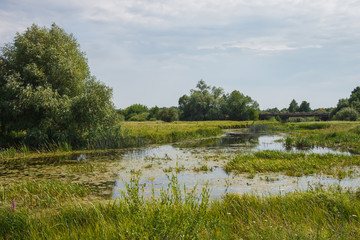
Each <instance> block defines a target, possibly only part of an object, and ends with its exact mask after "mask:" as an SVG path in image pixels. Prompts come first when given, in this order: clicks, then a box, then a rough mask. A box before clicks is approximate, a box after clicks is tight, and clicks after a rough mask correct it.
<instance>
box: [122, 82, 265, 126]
mask: <svg viewBox="0 0 360 240" xmlns="http://www.w3.org/2000/svg"><path fill="white" fill-rule="evenodd" d="M258 112H259V104H258V103H257V102H256V101H254V100H252V99H251V98H250V97H249V96H245V95H244V94H242V93H240V92H239V91H236V90H235V91H232V92H231V93H230V94H229V93H225V92H224V90H223V89H222V88H220V87H211V86H208V85H207V84H206V83H205V82H204V81H203V80H200V81H199V82H198V83H197V85H196V89H191V90H190V95H183V96H182V97H180V99H179V106H178V107H170V108H161V109H160V108H158V107H156V106H155V107H153V108H150V109H149V108H148V107H146V106H144V105H141V104H133V105H131V106H129V107H128V108H126V109H124V110H118V113H119V114H120V115H121V116H122V118H123V120H126V121H148V120H150V121H152V120H162V121H166V122H172V121H176V120H182V121H205V120H239V121H240V120H257V119H258V118H259V114H258Z"/></svg>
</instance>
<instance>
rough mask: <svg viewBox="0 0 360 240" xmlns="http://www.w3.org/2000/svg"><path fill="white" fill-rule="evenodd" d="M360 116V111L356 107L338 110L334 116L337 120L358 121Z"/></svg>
mask: <svg viewBox="0 0 360 240" xmlns="http://www.w3.org/2000/svg"><path fill="white" fill-rule="evenodd" d="M359 116H360V115H359V113H358V112H357V111H356V110H355V109H353V108H351V107H346V108H343V109H341V110H340V111H339V112H337V113H336V114H335V116H334V118H335V120H341V121H356V120H357V119H358V118H359Z"/></svg>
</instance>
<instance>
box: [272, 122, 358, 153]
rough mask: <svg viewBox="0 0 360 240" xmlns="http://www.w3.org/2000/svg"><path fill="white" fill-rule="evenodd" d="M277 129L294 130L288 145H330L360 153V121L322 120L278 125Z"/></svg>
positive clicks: (289, 137) (287, 142) (300, 146)
mask: <svg viewBox="0 0 360 240" xmlns="http://www.w3.org/2000/svg"><path fill="white" fill-rule="evenodd" d="M276 128H277V130H280V131H288V132H292V134H290V135H289V136H288V137H287V138H286V140H285V144H286V146H288V147H299V148H304V147H305V148H306V147H314V146H318V147H329V148H334V149H340V150H344V151H350V152H353V153H360V123H359V122H322V123H298V124H283V125H277V126H276Z"/></svg>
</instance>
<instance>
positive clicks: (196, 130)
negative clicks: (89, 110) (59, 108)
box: [0, 121, 273, 159]
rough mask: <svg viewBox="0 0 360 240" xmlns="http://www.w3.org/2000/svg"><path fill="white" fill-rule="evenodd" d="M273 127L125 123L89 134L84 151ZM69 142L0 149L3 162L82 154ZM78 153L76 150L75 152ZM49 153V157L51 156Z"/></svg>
mask: <svg viewBox="0 0 360 240" xmlns="http://www.w3.org/2000/svg"><path fill="white" fill-rule="evenodd" d="M262 124H273V123H271V122H267V121H256V122H253V121H205V122H172V123H166V122H160V121H157V122H123V123H122V124H121V125H119V126H117V127H114V128H109V129H96V131H93V132H91V131H90V132H89V133H88V136H87V137H86V139H88V140H87V141H86V143H84V145H85V146H86V147H83V148H81V149H82V150H95V149H117V148H129V147H139V146H144V145H146V144H157V143H171V142H177V141H181V140H186V139H198V138H206V137H211V136H218V135H220V134H222V129H229V128H247V127H249V126H254V125H262ZM81 149H74V148H73V147H72V146H71V145H70V144H67V143H44V144H43V145H42V146H39V147H37V148H36V149H34V148H30V147H28V146H26V145H24V144H19V145H17V146H11V147H9V148H6V149H0V159H9V158H21V157H24V156H37V155H38V153H51V154H57V153H63V152H79V153H80V152H81V151H82V150H81ZM74 150H75V151H74ZM51 154H50V155H51Z"/></svg>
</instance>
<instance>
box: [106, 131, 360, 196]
mask: <svg viewBox="0 0 360 240" xmlns="http://www.w3.org/2000/svg"><path fill="white" fill-rule="evenodd" d="M283 138H284V135H266V134H249V133H227V134H226V135H225V136H223V137H221V138H211V139H204V140H201V141H197V142H195V141H192V142H187V143H182V144H175V145H163V146H155V147H148V148H142V149H136V150H131V151H126V152H124V154H123V155H122V162H123V165H124V166H127V168H126V170H124V171H121V172H120V174H119V179H118V181H117V182H116V184H115V187H114V189H113V195H112V197H113V198H118V197H120V196H121V191H124V190H125V188H124V184H123V182H124V181H126V182H127V181H129V179H130V177H131V174H132V173H133V172H134V171H139V170H140V171H141V174H142V175H141V184H142V185H143V186H144V191H145V193H148V194H150V193H151V189H152V188H155V189H161V188H167V186H168V184H169V182H170V181H169V178H170V177H171V175H172V174H174V173H175V172H177V173H176V175H177V178H178V181H179V183H180V184H181V185H184V184H185V185H186V186H187V188H189V189H192V188H193V187H194V186H197V189H198V191H199V192H200V191H201V189H202V187H204V186H208V188H209V189H210V193H211V197H214V198H217V197H220V196H221V195H222V194H224V193H225V192H236V193H255V194H274V193H287V192H293V191H297V190H301V191H302V190H306V189H308V188H309V186H314V185H318V184H320V185H324V186H329V185H333V184H339V185H340V186H342V187H353V186H358V185H359V184H360V178H352V179H350V178H345V179H342V180H341V181H339V180H338V179H336V178H333V177H329V176H321V175H317V176H304V177H298V178H296V177H289V176H285V175H282V174H278V173H270V174H257V175H256V177H254V178H253V179H249V178H248V177H249V176H248V175H247V174H242V175H232V174H227V173H226V172H225V171H224V170H223V169H222V166H224V165H225V164H226V162H227V161H228V160H229V159H231V158H232V157H233V156H235V155H237V154H239V153H244V152H248V151H263V150H276V151H290V152H297V151H301V152H309V153H335V154H349V153H347V152H345V153H344V152H340V151H336V150H332V149H329V148H313V149H296V148H291V149H286V148H285V147H284V145H283V143H282V142H283V141H282V140H283ZM214 156H215V157H214ZM199 169H200V170H199ZM201 169H205V170H206V171H201ZM354 171H355V172H358V169H354Z"/></svg>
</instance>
